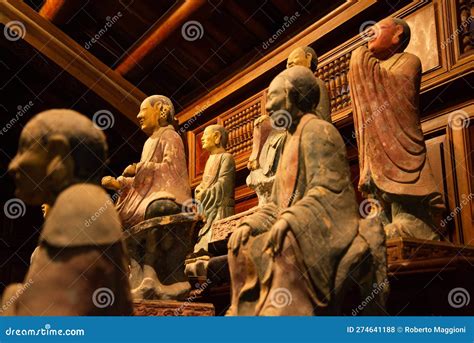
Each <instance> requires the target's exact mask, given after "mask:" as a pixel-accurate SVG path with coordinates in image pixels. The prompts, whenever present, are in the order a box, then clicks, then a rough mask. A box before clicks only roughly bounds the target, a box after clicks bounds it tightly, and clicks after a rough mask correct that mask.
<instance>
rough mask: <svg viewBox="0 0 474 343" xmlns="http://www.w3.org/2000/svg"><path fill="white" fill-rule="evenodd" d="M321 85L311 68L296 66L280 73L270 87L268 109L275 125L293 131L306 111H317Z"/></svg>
mask: <svg viewBox="0 0 474 343" xmlns="http://www.w3.org/2000/svg"><path fill="white" fill-rule="evenodd" d="M318 101H319V86H318V82H317V80H316V77H315V76H314V75H313V73H312V72H311V70H309V69H308V68H306V67H303V66H294V67H291V68H290V69H286V70H284V71H282V72H281V73H280V74H278V75H277V76H276V77H275V78H274V79H273V81H272V82H271V83H270V87H268V96H267V104H266V110H267V112H268V114H269V115H270V116H271V117H272V120H273V122H274V123H275V125H277V126H280V125H279V124H278V123H281V125H283V126H285V127H286V128H287V129H289V130H290V131H292V130H293V129H294V128H296V126H297V125H298V122H299V119H300V118H301V117H302V116H303V115H304V114H306V113H316V110H315V109H316V105H317V103H318Z"/></svg>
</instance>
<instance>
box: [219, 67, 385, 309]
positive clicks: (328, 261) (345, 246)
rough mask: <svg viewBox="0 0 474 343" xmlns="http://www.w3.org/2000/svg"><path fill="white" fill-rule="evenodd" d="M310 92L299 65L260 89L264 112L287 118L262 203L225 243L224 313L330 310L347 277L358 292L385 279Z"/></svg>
mask: <svg viewBox="0 0 474 343" xmlns="http://www.w3.org/2000/svg"><path fill="white" fill-rule="evenodd" d="M318 98H319V84H318V82H317V80H316V78H315V77H314V75H313V74H312V72H311V71H310V70H309V69H308V68H305V67H302V66H294V67H292V68H290V69H287V70H285V71H283V72H282V73H280V74H279V75H278V76H277V77H276V78H275V79H274V80H273V81H272V82H271V84H270V87H269V88H268V96H267V111H268V112H269V114H270V116H271V115H273V114H274V113H278V112H280V111H282V110H284V111H286V112H287V113H289V114H290V115H291V119H292V120H291V125H290V126H289V128H288V137H287V139H286V141H285V146H284V149H283V153H282V155H281V157H280V162H279V164H278V169H277V173H276V177H275V183H274V186H273V190H272V198H271V202H270V203H268V204H266V205H263V206H260V207H259V208H257V210H256V211H255V212H254V213H253V214H251V215H250V216H248V217H246V218H245V219H243V221H242V222H241V223H240V225H239V227H238V228H237V229H236V230H235V231H234V232H233V234H232V235H231V237H230V239H229V242H228V248H229V253H228V261H229V269H230V274H231V289H232V296H231V307H230V309H229V311H228V315H315V314H330V313H337V312H338V310H339V309H340V307H341V302H342V301H343V298H344V294H345V292H347V289H348V287H349V286H348V285H349V283H350V282H351V280H352V278H353V279H355V280H357V284H358V286H359V287H361V294H362V295H363V296H364V295H367V293H369V292H370V291H371V290H372V289H373V288H372V287H373V283H374V282H376V281H378V282H381V281H382V280H384V279H385V276H386V269H385V268H386V259H385V250H384V234H383V229H382V226H381V225H380V223H379V222H378V221H377V220H375V219H372V218H371V219H363V220H360V218H359V213H358V206H357V203H356V198H355V193H354V189H353V187H352V184H351V178H350V171H349V164H348V162H347V158H346V148H345V145H344V141H343V139H342V137H341V136H340V134H339V132H338V131H337V129H336V128H335V127H334V126H333V125H332V124H331V123H328V122H327V121H326V120H322V119H321V118H320V117H319V116H317V115H316V114H315V112H316V105H317V103H318ZM348 275H351V277H347V276H348ZM381 302H382V303H383V301H381Z"/></svg>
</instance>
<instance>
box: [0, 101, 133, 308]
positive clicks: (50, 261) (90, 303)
mask: <svg viewBox="0 0 474 343" xmlns="http://www.w3.org/2000/svg"><path fill="white" fill-rule="evenodd" d="M106 154H107V144H106V140H105V136H104V134H103V133H102V132H101V131H100V130H99V129H97V128H96V127H94V125H93V123H92V121H91V120H89V119H88V118H86V117H85V116H83V115H81V114H79V113H77V112H74V111H72V110H67V109H57V110H49V111H46V112H42V113H40V114H38V115H36V116H35V117H34V118H33V119H31V120H30V121H29V122H28V123H27V125H26V126H25V127H24V128H23V130H22V133H21V137H20V144H19V150H18V153H17V155H16V156H15V158H14V159H13V160H12V161H11V163H10V165H9V172H10V173H11V175H12V176H13V177H14V179H15V184H16V196H17V197H18V198H20V199H22V200H23V201H25V202H26V203H28V204H30V205H38V206H39V205H41V204H43V203H46V204H50V205H51V208H50V209H48V211H47V216H46V218H45V223H44V225H43V229H42V231H41V235H40V239H39V247H38V248H37V250H36V252H35V255H34V258H32V263H31V266H30V268H29V270H28V273H27V275H26V277H25V281H24V283H23V284H15V285H11V286H9V287H8V288H7V289H6V290H5V292H4V294H3V300H2V304H3V305H2V307H1V309H0V312H2V313H3V314H5V315H24V316H42V315H44V316H64V315H74V316H83V315H94V316H102V315H131V314H132V304H131V295H130V288H129V283H128V263H127V254H126V249H125V248H124V244H123V241H122V228H121V224H120V218H119V216H118V213H117V211H116V210H115V208H114V206H113V202H112V200H111V199H110V197H109V196H108V195H107V193H106V192H105V191H104V190H103V189H102V188H101V187H100V186H98V182H99V180H100V178H99V177H100V173H101V171H102V169H103V166H104V164H105V160H106ZM98 213H100V214H99V215H98Z"/></svg>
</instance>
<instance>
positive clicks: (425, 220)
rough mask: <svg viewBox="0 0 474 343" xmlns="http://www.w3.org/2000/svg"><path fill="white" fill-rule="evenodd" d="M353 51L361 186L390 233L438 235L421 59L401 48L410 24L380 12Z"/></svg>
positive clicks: (438, 199) (351, 75)
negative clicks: (381, 15) (422, 117)
mask: <svg viewBox="0 0 474 343" xmlns="http://www.w3.org/2000/svg"><path fill="white" fill-rule="evenodd" d="M366 35H367V36H368V37H369V42H368V48H367V47H365V46H362V47H360V48H358V49H356V50H355V51H354V52H353V53H352V57H351V62H350V72H349V81H350V88H351V98H352V108H353V113H354V126H355V132H356V137H357V143H358V146H359V164H360V180H359V190H360V191H361V192H363V193H364V194H366V195H368V196H369V198H375V200H376V201H378V203H379V204H380V205H381V208H382V212H381V214H380V216H381V218H382V221H383V223H384V225H385V231H386V233H387V237H388V238H392V237H400V236H401V237H412V238H418V239H427V240H439V239H440V236H439V235H438V233H437V232H436V227H437V223H436V219H435V218H436V217H438V218H439V217H440V216H441V213H442V211H443V210H444V203H443V199H442V196H441V194H440V193H439V191H438V187H437V185H436V183H435V180H434V177H433V173H432V171H431V167H430V164H429V161H428V157H427V154H426V145H425V141H424V138H423V132H422V131H421V127H420V110H419V94H420V82H421V62H420V59H419V58H418V57H417V56H415V55H413V54H410V53H408V52H404V50H405V48H406V47H407V45H408V42H409V41H410V28H409V26H408V24H407V23H406V22H405V21H403V20H401V19H396V18H388V19H384V20H382V21H381V22H379V23H378V24H376V25H375V27H373V28H371V29H369V30H368V31H367V32H366Z"/></svg>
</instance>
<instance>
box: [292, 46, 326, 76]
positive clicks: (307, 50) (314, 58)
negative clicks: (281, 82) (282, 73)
mask: <svg viewBox="0 0 474 343" xmlns="http://www.w3.org/2000/svg"><path fill="white" fill-rule="evenodd" d="M293 66H303V67H306V68H309V69H311V71H312V72H315V71H316V69H317V68H318V55H316V52H315V51H314V49H313V48H311V47H309V46H304V47H299V48H296V49H295V50H293V51H292V52H291V53H290V55H289V56H288V59H287V61H286V68H291V67H293Z"/></svg>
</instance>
